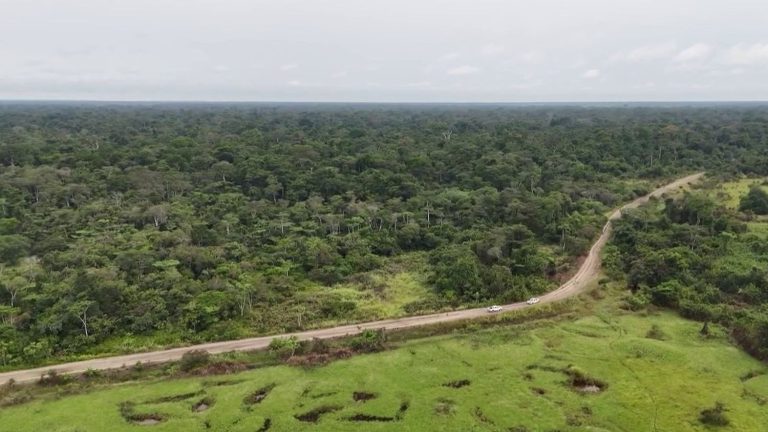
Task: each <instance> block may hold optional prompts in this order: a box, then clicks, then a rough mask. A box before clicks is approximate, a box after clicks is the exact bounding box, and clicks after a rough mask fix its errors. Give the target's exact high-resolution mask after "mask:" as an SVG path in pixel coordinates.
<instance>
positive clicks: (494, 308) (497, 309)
mask: <svg viewBox="0 0 768 432" xmlns="http://www.w3.org/2000/svg"><path fill="white" fill-rule="evenodd" d="M502 309H503V308H502V307H501V306H497V305H493V306H489V307H488V312H501V310H502Z"/></svg>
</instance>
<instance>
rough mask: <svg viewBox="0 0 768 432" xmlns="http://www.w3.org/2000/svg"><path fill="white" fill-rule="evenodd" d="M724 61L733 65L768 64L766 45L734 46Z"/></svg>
mask: <svg viewBox="0 0 768 432" xmlns="http://www.w3.org/2000/svg"><path fill="white" fill-rule="evenodd" d="M725 61H726V62H727V63H729V64H734V65H757V64H768V43H756V44H752V45H747V44H738V45H734V46H733V47H731V48H730V49H729V50H728V52H727V53H726V54H725Z"/></svg>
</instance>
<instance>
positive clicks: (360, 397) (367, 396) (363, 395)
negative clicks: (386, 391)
mask: <svg viewBox="0 0 768 432" xmlns="http://www.w3.org/2000/svg"><path fill="white" fill-rule="evenodd" d="M371 399H376V394H375V393H368V392H364V391H359V392H354V393H352V400H354V401H355V402H367V401H369V400H371Z"/></svg>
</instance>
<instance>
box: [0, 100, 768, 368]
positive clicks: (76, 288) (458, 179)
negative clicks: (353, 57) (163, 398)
mask: <svg viewBox="0 0 768 432" xmlns="http://www.w3.org/2000/svg"><path fill="white" fill-rule="evenodd" d="M766 119H768V111H766V109H764V108H760V107H752V108H727V109H726V108H722V109H720V108H718V109H714V108H697V109H693V108H691V109H680V108H653V109H652V108H642V109H641V108H637V109H631V110H629V109H613V108H578V107H538V108H537V107H533V108H526V109H522V108H517V107H492V106H488V107H476V108H468V107H461V106H459V107H420V106H419V107H416V106H414V107H397V108H394V107H392V106H360V107H331V106H305V105H291V106H267V105H258V104H256V105H247V104H245V105H234V106H224V105H172V104H170V105H157V106H146V105H137V106H126V105H103V106H101V105H100V106H94V105H81V106H77V105H73V106H67V105H56V106H45V105H34V104H22V105H17V104H2V105H0V274H2V277H0V304H2V305H4V306H7V307H8V308H7V309H3V310H2V313H1V314H0V318H2V321H1V322H2V324H1V325H0V365H2V366H4V367H13V366H14V365H17V366H18V365H22V364H31V363H37V362H41V361H43V360H45V359H47V358H50V357H51V356H53V355H56V356H59V358H66V357H76V356H78V355H79V354H83V353H98V352H102V351H103V350H107V349H110V348H104V347H103V346H100V345H99V344H101V343H105V342H106V341H110V342H114V341H118V342H117V343H121V341H122V340H125V341H127V342H129V341H131V340H132V338H133V336H134V335H136V336H137V338H136V339H137V340H144V339H143V336H148V335H151V336H152V337H153V338H155V337H156V338H157V340H163V341H167V342H168V343H180V342H200V341H205V340H212V339H222V338H228V337H240V336H243V335H244V334H253V333H262V334H263V333H270V332H278V331H282V330H291V329H294V328H305V327H307V326H312V325H319V324H321V323H327V322H329V321H331V320H348V319H351V318H354V319H364V318H366V317H361V316H360V313H361V312H360V310H359V308H357V305H356V304H355V303H354V302H352V301H349V300H348V299H345V298H343V297H339V296H336V295H334V294H333V293H332V292H330V293H326V291H328V290H326V289H325V287H323V285H334V284H337V283H345V284H346V283H349V284H355V285H356V287H357V288H360V289H361V290H369V291H371V292H373V291H374V288H372V287H367V286H359V285H357V283H356V282H354V280H359V278H360V276H361V275H365V273H366V272H371V271H380V269H382V268H388V265H389V264H391V263H392V262H393V261H397V260H398V259H401V258H402V255H403V254H408V253H412V252H420V251H425V252H426V254H425V255H426V256H429V263H428V265H427V266H426V268H418V269H415V270H414V269H409V270H412V271H418V272H422V273H423V274H424V275H426V276H428V277H429V278H430V279H429V280H430V281H431V284H432V286H433V287H434V289H435V293H436V295H434V296H430V298H427V299H424V301H417V302H414V303H412V304H410V305H409V306H408V307H406V308H405V309H406V310H407V311H409V312H424V311H429V310H435V309H440V308H442V307H445V306H446V305H453V306H459V305H462V304H468V303H473V304H477V303H482V302H505V301H514V300H521V299H524V298H526V297H528V296H530V295H534V294H536V293H540V292H543V291H546V290H547V289H550V288H552V287H553V286H555V285H556V284H557V282H556V280H555V278H554V276H555V275H556V274H557V273H560V272H563V271H568V270H571V269H572V266H573V264H574V262H575V261H576V257H577V256H579V255H581V254H583V253H584V252H586V250H587V248H588V247H589V245H590V244H591V242H592V240H593V239H594V238H595V237H596V236H597V234H598V233H599V230H600V228H601V226H602V225H603V223H604V221H605V217H604V214H605V213H606V211H607V210H608V209H609V208H612V207H614V206H616V205H618V204H619V203H621V202H624V201H627V200H629V199H631V198H634V197H636V196H638V195H641V194H643V193H645V192H647V191H648V190H649V188H650V186H649V184H650V183H638V182H635V181H631V182H629V181H625V180H635V179H647V180H654V181H655V180H657V179H660V178H662V177H664V178H668V177H672V176H675V175H678V174H680V173H683V172H690V171H693V170H698V169H702V168H707V169H710V170H712V171H713V172H723V173H726V172H735V171H745V172H757V173H763V174H765V173H766V169H767V168H766V167H767V166H768V163H765V162H766V161H765V156H764V155H763V152H764V143H762V141H761V140H760V138H759V137H762V136H766V134H768V131H767V130H766ZM712 209H713V207H711V206H708V203H706V202H691V203H688V204H686V205H682V206H681V207H680V208H672V207H670V215H669V217H670V218H671V220H673V221H674V223H675V224H682V223H685V224H688V225H686V229H685V230H680V231H679V232H676V233H675V235H676V236H679V237H681V238H682V237H685V238H688V237H697V236H702V235H709V234H711V233H713V232H730V231H731V230H732V228H734V227H732V226H729V225H728V224H730V223H731V222H730V220H729V219H728V218H727V217H725V216H724V215H723V214H720V213H718V212H717V211H714V212H713V211H711V210H712ZM714 209H715V210H716V208H714ZM704 231H706V232H704ZM617 235H621V234H620V233H617ZM625 235H634V234H633V233H625ZM751 247H753V248H754V249H759V248H763V249H764V248H765V247H766V246H765V245H764V244H760V243H754V244H753V245H752V246H751ZM32 257H35V258H32ZM607 261H608V260H607ZM610 261H611V263H612V264H611V267H615V266H616V265H615V263H614V261H615V260H610ZM700 264H701V263H700V262H698V260H697V259H696V256H695V254H693V255H692V254H691V253H688V252H686V251H685V250H683V249H680V250H675V251H669V253H663V254H659V255H658V256H656V257H654V259H653V260H651V261H649V263H648V265H647V266H645V267H643V266H641V265H638V266H637V267H636V268H634V269H633V280H635V281H636V282H637V284H636V285H637V286H635V288H636V289H639V288H640V285H641V283H642V282H643V281H647V282H645V283H649V282H651V283H656V282H661V279H664V278H667V276H668V275H669V274H677V273H681V274H683V275H686V274H687V275H695V271H696V269H697V268H698V267H700ZM655 265H659V269H660V271H661V272H660V274H659V275H658V276H657V277H656V279H655V280H654V279H653V277H649V275H650V276H653V271H652V269H653V267H652V266H655ZM755 276H756V275H749V274H743V275H739V278H743V279H744V280H749V281H752V282H750V283H753V285H754V287H755V288H754V289H753V288H750V289H745V290H744V292H745V293H747V294H748V295H751V296H760V295H761V294H760V291H759V288H758V287H759V286H760V285H759V283H755V282H759V281H756V280H755ZM681 277H682V276H681ZM356 278H358V279H356ZM729 278H730V276H729V275H728V274H727V273H726V274H723V273H720V274H718V275H717V279H718V281H719V282H718V284H719V283H722V284H730V285H732V286H735V284H739V283H741V282H742V279H739V278H730V279H729ZM680 282H681V283H683V285H686V283H687V281H686V280H683V279H680ZM667 288H669V290H668V291H667V292H665V293H659V296H658V298H657V299H654V301H656V300H658V301H659V302H667V303H669V304H674V303H675V302H677V303H680V304H681V307H682V306H683V305H686V304H688V303H686V302H684V301H679V299H678V300H676V295H677V294H676V291H675V289H676V288H675V287H674V286H668V287H667ZM701 289H702V290H703V291H707V290H708V289H709V288H707V287H702V288H701ZM710 291H711V290H710ZM326 294H327V295H326ZM373 294H374V295H375V294H377V293H375V292H374V293H373ZM747 294H744V295H747ZM686 301H687V300H686ZM694 309H695V308H691V311H692V312H691V313H696V314H707V313H710V312H711V311H709V310H708V309H707V310H694ZM371 318H373V317H371ZM761 331H762V330H761V327H759V326H758V327H753V326H750V327H745V328H744V329H743V332H744V334H749V335H752V334H761V333H760V332H761ZM105 346H107V345H105ZM128 346H129V347H130V344H129V345H128Z"/></svg>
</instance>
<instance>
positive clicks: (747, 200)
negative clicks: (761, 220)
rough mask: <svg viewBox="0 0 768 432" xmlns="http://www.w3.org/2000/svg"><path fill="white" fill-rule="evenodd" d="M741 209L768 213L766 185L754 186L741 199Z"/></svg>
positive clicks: (755, 212) (760, 213)
mask: <svg viewBox="0 0 768 432" xmlns="http://www.w3.org/2000/svg"><path fill="white" fill-rule="evenodd" d="M739 210H741V211H751V212H752V213H754V214H759V215H765V214H768V191H766V188H765V186H752V187H750V188H749V192H747V194H746V195H745V196H744V197H743V198H742V199H741V203H740V204H739Z"/></svg>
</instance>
